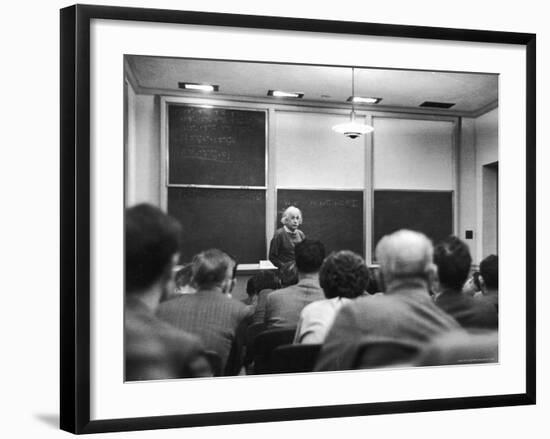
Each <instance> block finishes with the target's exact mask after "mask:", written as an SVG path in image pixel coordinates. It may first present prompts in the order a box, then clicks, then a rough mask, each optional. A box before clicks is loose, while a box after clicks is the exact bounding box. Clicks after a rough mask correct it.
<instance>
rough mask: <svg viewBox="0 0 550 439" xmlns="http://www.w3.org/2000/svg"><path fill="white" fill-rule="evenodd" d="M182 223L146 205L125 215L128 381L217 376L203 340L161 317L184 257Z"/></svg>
mask: <svg viewBox="0 0 550 439" xmlns="http://www.w3.org/2000/svg"><path fill="white" fill-rule="evenodd" d="M180 232H181V227H180V225H179V223H178V222H177V221H176V220H175V219H173V218H171V217H169V216H167V215H165V214H164V213H163V212H161V211H160V210H159V209H157V208H155V207H153V206H150V205H147V204H140V205H137V206H135V207H132V208H129V209H127V210H126V215H125V242H126V245H125V259H126V260H125V287H126V294H125V296H126V297H125V313H124V336H125V340H124V351H125V360H126V361H125V378H126V380H127V381H136V380H153V379H169V378H184V377H199V376H211V370H210V366H209V364H208V362H207V360H206V357H205V356H204V349H203V346H202V344H201V342H200V340H199V339H198V338H197V337H195V336H193V335H191V334H188V333H185V332H183V331H179V330H177V329H176V328H174V327H172V326H170V325H168V324H167V323H164V322H162V321H160V320H158V319H157V318H156V317H155V311H156V309H157V307H158V306H159V303H160V302H161V301H162V300H163V299H164V297H165V296H166V295H167V292H168V288H169V285H170V283H171V280H172V273H173V270H172V268H173V266H174V264H175V263H176V261H177V258H178V241H179V235H180Z"/></svg>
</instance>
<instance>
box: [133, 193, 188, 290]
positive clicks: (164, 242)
mask: <svg viewBox="0 0 550 439" xmlns="http://www.w3.org/2000/svg"><path fill="white" fill-rule="evenodd" d="M124 222H125V224H124V233H125V237H124V239H125V281H126V292H127V293H132V292H138V291H142V290H143V289H145V288H148V287H150V286H151V285H152V284H153V283H155V282H156V281H157V280H158V279H160V278H161V277H162V276H163V274H164V273H165V272H166V270H167V269H169V268H170V267H171V262H172V258H173V256H174V255H175V254H176V253H177V252H178V249H179V239H180V234H181V226H180V224H179V222H178V221H177V220H176V219H174V218H172V217H170V216H168V215H166V214H165V213H164V212H162V211H161V210H160V209H158V208H156V207H154V206H151V205H149V204H139V205H137V206H134V207H131V208H128V209H126V212H125V218H124ZM170 274H171V273H170Z"/></svg>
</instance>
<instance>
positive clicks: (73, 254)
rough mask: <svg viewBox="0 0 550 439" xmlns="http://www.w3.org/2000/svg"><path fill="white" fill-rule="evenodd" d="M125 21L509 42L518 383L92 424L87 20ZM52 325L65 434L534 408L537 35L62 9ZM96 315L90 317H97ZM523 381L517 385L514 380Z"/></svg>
mask: <svg viewBox="0 0 550 439" xmlns="http://www.w3.org/2000/svg"><path fill="white" fill-rule="evenodd" d="M95 20H107V21H108V20H123V21H124V20H132V21H136V22H144V23H148V22H149V23H150V22H153V23H178V24H180V23H183V24H192V25H199V26H200V25H203V26H226V27H227V26H229V27H243V28H256V29H269V30H273V29H278V30H289V31H307V32H310V33H311V35H314V33H315V32H323V33H333V34H344V35H375V36H384V37H398V38H420V39H435V40H438V41H439V43H440V44H444V42H445V41H452V42H456V41H462V42H464V41H468V42H482V43H493V44H513V45H518V46H519V47H522V48H524V49H525V51H526V63H525V74H526V88H525V96H526V119H525V122H526V123H525V131H524V132H523V133H522V134H523V135H524V136H525V137H524V138H525V144H526V151H525V153H526V169H525V170H526V180H525V183H526V189H527V190H526V195H525V197H526V210H525V212H524V214H525V218H526V228H525V238H526V239H525V241H526V248H525V252H526V260H525V261H521V262H522V263H523V262H525V267H526V285H525V287H526V307H525V313H524V317H525V321H526V324H525V327H524V328H523V329H524V333H525V338H524V343H525V355H524V356H523V358H522V361H523V364H524V366H525V368H524V370H525V374H524V376H522V383H524V386H522V387H521V389H519V390H518V391H515V393H511V394H492V395H483V396H461V397H447V398H433V399H417V400H398V401H388V402H372V403H349V404H338V405H331V406H329V405H327V406H306V407H293V408H290V407H284V408H276V409H261V410H260V409H258V410H243V411H240V410H237V411H227V412H213V411H212V412H205V413H198V414H196V413H192V414H190V413H182V414H178V415H172V416H143V417H131V418H130V417H129V418H118V419H92V416H91V415H92V410H91V396H92V394H93V392H92V390H93V389H92V385H93V383H92V382H91V352H90V341H91V325H90V323H91V318H92V317H93V315H92V314H91V311H92V310H91V305H90V302H91V301H90V299H91V280H92V279H91V276H92V270H91V268H92V266H91V262H92V261H91V256H90V255H91V251H90V250H91V245H90V238H92V239H93V238H94V237H93V236H92V234H91V230H92V229H91V226H90V223H91V221H90V219H91V217H92V209H93V208H94V205H93V203H92V201H93V198H92V186H91V181H90V180H91V175H92V172H91V166H92V162H91V160H90V158H91V155H92V153H93V151H91V140H90V139H91V134H93V133H91V122H90V119H91V118H90V116H91V114H92V112H91V96H90V90H91V87H90V82H91V81H90V78H91V76H90V75H91V73H90V72H91V71H92V70H93V67H95V66H93V65H91V60H92V58H91V44H90V42H91V23H92V22H93V21H95ZM60 24H61V38H60V44H61V66H60V71H61V78H60V83H61V85H62V86H61V87H60V89H61V99H60V102H61V121H62V127H61V155H60V157H61V228H60V230H61V264H60V266H61V276H60V281H61V289H60V290H61V291H60V293H61V312H60V316H61V322H60V323H61V328H60V337H61V340H60V363H61V374H60V377H61V380H60V381H61V387H60V405H61V408H60V414H61V416H60V424H61V428H62V429H63V430H66V431H70V432H73V433H78V434H82V433H98V432H110V431H128V430H144V429H156V428H170V427H191V426H206V425H219V424H236V423H250V422H274V421H289V420H298V419H315V418H320V417H349V416H364V415H372V414H387V413H403V412H423V411H435V410H452V409H465V408H469V409H471V408H480V407H497V406H515V405H532V404H535V402H536V36H535V35H534V34H528V33H512V32H495V31H479V30H467V29H449V28H436V27H421V26H403V25H387V24H376V23H362V22H350V21H348V22H344V21H330V20H312V19H303V18H281V17H262V16H250V15H249V16H246V15H236V14H220V13H205V12H188V11H174V10H155V9H140V8H116V7H106V6H90V5H76V6H71V7H68V8H64V9H62V10H61V21H60ZM96 317H97V316H96ZM523 378H524V379H523Z"/></svg>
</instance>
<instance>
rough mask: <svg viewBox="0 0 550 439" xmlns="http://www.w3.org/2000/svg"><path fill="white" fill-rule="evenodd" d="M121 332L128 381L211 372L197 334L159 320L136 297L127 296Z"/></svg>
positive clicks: (202, 375) (189, 375) (208, 373)
mask: <svg viewBox="0 0 550 439" xmlns="http://www.w3.org/2000/svg"><path fill="white" fill-rule="evenodd" d="M124 335H125V340H124V352H125V360H126V361H125V378H126V380H127V381H145V380H158V379H170V378H186V377H204V376H212V372H211V370H210V365H209V364H208V360H207V359H206V357H205V355H204V347H203V345H202V343H201V342H200V340H199V338H198V337H196V336H194V335H191V334H188V333H185V332H183V331H180V330H178V329H176V328H174V327H173V326H170V325H169V324H167V323H165V322H163V321H161V320H159V319H158V318H157V317H155V315H154V313H153V312H152V310H150V309H149V308H147V306H146V305H145V304H144V303H143V302H142V301H140V300H139V299H137V298H133V297H129V298H127V299H126V303H125V314H124Z"/></svg>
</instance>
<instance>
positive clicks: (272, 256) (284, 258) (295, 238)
mask: <svg viewBox="0 0 550 439" xmlns="http://www.w3.org/2000/svg"><path fill="white" fill-rule="evenodd" d="M281 223H282V224H283V227H281V228H280V229H277V230H276V231H275V234H274V235H273V238H272V239H271V243H270V245H269V260H270V261H271V262H272V263H273V265H275V266H276V267H277V268H282V267H283V266H284V265H286V264H288V263H290V262H294V247H295V245H296V244H298V243H299V242H302V241H303V240H304V239H305V238H306V236H305V235H304V232H302V231H301V230H299V229H298V227H300V225H301V224H302V212H301V211H300V209H298V208H297V207H295V206H289V207H287V209H286V210H285V211H284V212H283V215H282V218H281Z"/></svg>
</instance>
